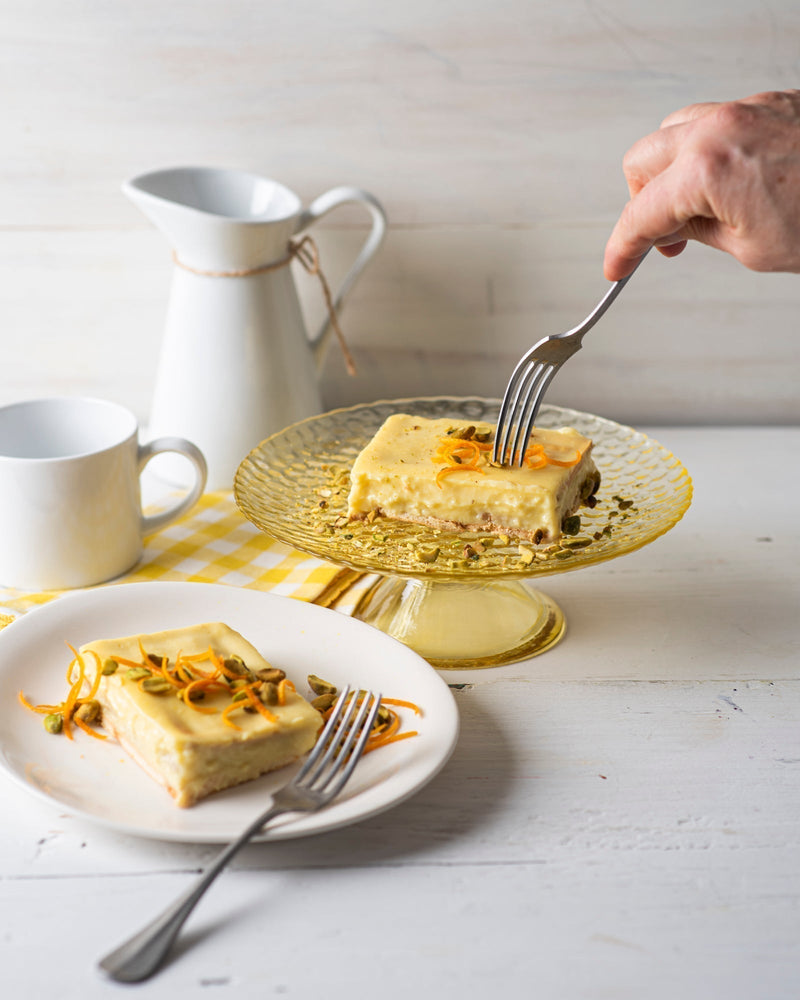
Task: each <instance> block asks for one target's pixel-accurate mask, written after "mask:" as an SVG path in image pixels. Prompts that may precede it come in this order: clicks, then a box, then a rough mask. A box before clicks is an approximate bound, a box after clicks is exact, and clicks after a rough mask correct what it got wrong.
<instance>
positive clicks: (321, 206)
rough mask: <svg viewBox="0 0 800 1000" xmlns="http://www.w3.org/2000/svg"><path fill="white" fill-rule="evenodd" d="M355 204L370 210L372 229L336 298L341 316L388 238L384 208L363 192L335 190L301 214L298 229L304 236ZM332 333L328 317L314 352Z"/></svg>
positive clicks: (336, 310) (334, 301) (315, 338)
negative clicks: (335, 211)
mask: <svg viewBox="0 0 800 1000" xmlns="http://www.w3.org/2000/svg"><path fill="white" fill-rule="evenodd" d="M354 203H355V204H359V205H363V206H364V207H365V208H366V209H367V211H368V212H369V214H370V215H371V216H372V228H371V229H370V231H369V234H368V235H367V238H366V240H364V242H363V244H362V245H361V250H360V251H359V253H358V256H357V257H356V259H355V261H354V262H353V265H352V267H351V268H350V270H349V271H348V272H347V274H346V275H345V278H344V281H343V282H342V284H341V287H340V289H339V291H338V292H337V293H336V295H335V296H334V300H333V308H334V310H335V312H336V313H337V314H338V313H339V310H340V309H341V307H342V304H343V303H344V300H345V299H346V298H347V296H348V295H349V293H350V291H351V289H352V287H353V285H354V284H355V282H356V279H357V278H358V276H359V275H360V274H361V272H362V271H363V270H364V268H365V267H366V266H367V264H368V263H369V261H370V260H371V259H372V258H373V257H374V256H375V253H376V252H377V250H378V247H379V246H380V245H381V243H382V242H383V237H384V236H385V234H386V213H385V212H384V210H383V206H382V205H381V203H380V202H379V201H378V199H377V198H375V196H374V195H371V194H370V193H369V191H363V190H362V189H361V188H355V187H335V188H331V190H330V191H326V192H325V194H321V195H320V196H319V197H318V198H315V199H314V200H313V201H312V202H311V204H310V205H309V206H308V208H306V209H304V211H303V212H301V213H300V218H299V220H298V224H297V229H296V232H298V233H300V232H302V231H303V230H304V229H308V227H309V226H311V225H313V224H314V223H315V222H317V221H318V220H319V219H321V218H322V217H323V215H327V214H328V212H331V211H333V209H334V208H338V206H339V205H347V204H354ZM330 332H331V319H330V316H326V318H325V320H324V321H323V323H322V326H320V328H319V330H318V331H317V333H316V335H315V336H314V337H313V338H311V346H312V348H315V349H316V348H319V347H321V346H322V344H323V342H324V341H325V340H326V339H327V336H328V334H329V333H330Z"/></svg>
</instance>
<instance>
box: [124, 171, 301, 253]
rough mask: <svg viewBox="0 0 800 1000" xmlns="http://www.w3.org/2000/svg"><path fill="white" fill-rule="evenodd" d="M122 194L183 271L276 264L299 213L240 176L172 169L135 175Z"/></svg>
mask: <svg viewBox="0 0 800 1000" xmlns="http://www.w3.org/2000/svg"><path fill="white" fill-rule="evenodd" d="M122 190H123V193H124V194H125V195H126V196H127V197H128V198H130V200H131V201H132V202H133V203H134V204H135V205H136V206H138V208H139V209H140V210H141V211H142V212H143V213H144V215H146V216H147V218H148V219H149V220H150V221H151V222H152V223H153V225H154V226H155V227H156V228H157V229H158V230H159V231H160V232H162V233H163V234H164V236H165V237H166V238H167V240H168V241H169V243H170V245H171V247H172V249H173V251H174V253H175V255H176V256H177V258H178V259H179V260H180V262H181V263H182V264H184V265H185V266H186V267H189V268H194V269H197V270H199V271H201V272H206V271H207V272H210V273H220V272H223V273H224V272H229V271H241V270H247V269H250V268H256V267H260V266H263V265H264V264H269V263H271V262H273V261H277V260H280V259H281V258H283V257H284V256H285V255H286V251H287V246H288V243H289V240H290V238H291V236H292V234H293V233H294V232H295V230H296V228H297V221H298V218H299V216H300V213H301V210H302V205H301V202H300V199H299V198H298V196H297V195H296V194H295V193H294V192H293V191H290V190H289V188H287V187H284V186H283V185H282V184H279V183H278V182H277V181H273V180H268V179H266V178H264V177H259V176H258V175H256V174H251V173H248V172H246V171H243V170H226V169H221V168H216V167H171V168H167V169H164V170H153V171H150V172H148V173H145V174H140V175H139V176H137V177H133V178H131V179H130V180H127V181H125V183H124V184H123V185H122Z"/></svg>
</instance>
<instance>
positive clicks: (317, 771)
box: [99, 687, 381, 983]
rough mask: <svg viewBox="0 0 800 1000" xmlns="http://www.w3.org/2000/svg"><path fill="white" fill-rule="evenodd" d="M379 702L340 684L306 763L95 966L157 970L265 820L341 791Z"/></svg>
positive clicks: (119, 973)
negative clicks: (185, 886)
mask: <svg viewBox="0 0 800 1000" xmlns="http://www.w3.org/2000/svg"><path fill="white" fill-rule="evenodd" d="M380 703H381V696H380V695H373V694H372V692H370V691H368V692H366V694H365V695H364V696H363V698H361V699H359V697H355V696H354V697H350V688H349V687H347V688H345V689H344V690H343V691H342V693H341V694H340V695H339V698H338V700H337V702H336V705H335V706H334V710H333V712H332V713H331V716H330V718H329V719H328V722H327V724H326V725H325V728H324V729H323V730H322V732H321V733H320V735H319V738H318V739H317V742H316V744H315V745H314V749H313V750H312V751H311V753H310V755H309V756H308V758H307V760H306V762H305V764H303V767H302V768H301V769H300V771H299V772H298V773H297V774H296V775H295V777H294V778H293V779H292V780H291V781H290V782H289V783H288V784H287V785H284V786H283V788H279V789H278V791H276V792H274V793H273V795H272V804H271V805H270V807H269V809H267V810H266V811H265V812H263V813H262V814H261V815H260V816H259V817H258V818H257V819H255V820H253V822H252V823H251V824H250V825H249V826H248V827H247V829H246V830H244V831H243V832H242V833H241V835H240V836H239V837H238V838H237V839H236V840H234V841H233V843H231V844H229V845H228V846H227V847H226V848H225V849H224V850H222V851H221V852H220V853H219V854H218V855H217V857H216V858H215V859H214V861H212V863H211V864H210V865H209V867H208V868H207V869H206V870H205V871H204V872H203V874H202V875H201V876H200V878H199V879H198V881H197V882H196V883H195V884H194V885H193V886H192V887H191V888H190V889H189V891H188V892H186V893H184V894H183V895H182V896H180V897H179V898H178V899H177V900H175V902H174V903H173V904H172V905H171V906H170V907H168V908H167V909H166V910H165V911H164V912H163V913H162V914H161V915H160V916H159V917H157V918H156V919H155V920H154V921H153V922H152V923H149V924H148V925H147V926H146V927H144V928H142V930H141V931H139V933H138V934H135V935H134V936H133V937H132V938H130V940H128V941H126V942H125V943H124V944H121V945H120V946H119V947H118V948H116V949H115V950H114V951H112V952H110V953H109V954H108V955H106V957H105V958H103V959H102V960H101V961H100V963H99V968H100V969H101V970H102V971H103V972H104V973H105V974H106V975H107V976H108V977H109V978H111V979H115V980H117V981H118V982H121V983H138V982H141V981H142V980H143V979H149V978H150V976H152V975H153V974H154V973H155V972H157V971H158V969H159V967H160V966H161V964H162V962H163V961H164V959H165V958H166V956H167V953H168V952H169V949H170V948H171V946H172V944H173V942H174V941H175V938H176V937H177V936H178V932H179V931H180V929H181V927H182V926H183V924H184V923H185V921H186V919H187V917H188V916H189V914H190V913H191V912H192V910H193V909H194V908H195V906H196V905H197V903H198V902H199V901H200V899H201V897H202V896H203V894H204V893H205V891H206V889H208V887H209V886H210V885H211V883H212V882H213V881H214V879H215V878H216V877H217V875H219V873H220V872H221V871H222V869H223V868H224V867H225V866H226V865H227V864H228V862H229V861H230V860H231V858H232V857H233V856H234V855H235V854H236V853H237V852H238V851H239V850H240V849H241V848H242V847H244V845H245V844H246V843H247V842H248V841H249V840H250V839H251V838H252V837H254V836H255V835H256V834H257V833H258V832H259V831H260V830H261V828H262V827H263V826H264V824H265V823H268V822H269V821H270V820H272V819H274V818H275V817H276V816H281V815H282V814H283V813H289V812H316V811H317V810H318V809H321V808H322V807H323V806H325V805H327V804H328V803H329V802H330V801H331V800H332V799H333V798H335V797H336V796H337V795H338V794H339V792H341V790H342V789H343V788H344V786H345V784H346V783H347V781H348V779H349V778H350V776H351V775H352V773H353V771H354V770H355V766H356V764H357V763H358V761H359V758H360V757H361V755H362V753H363V752H364V747H365V745H366V742H367V738H368V737H369V734H370V730H371V729H372V724H373V722H374V721H375V717H376V716H377V714H378V709H379V708H380Z"/></svg>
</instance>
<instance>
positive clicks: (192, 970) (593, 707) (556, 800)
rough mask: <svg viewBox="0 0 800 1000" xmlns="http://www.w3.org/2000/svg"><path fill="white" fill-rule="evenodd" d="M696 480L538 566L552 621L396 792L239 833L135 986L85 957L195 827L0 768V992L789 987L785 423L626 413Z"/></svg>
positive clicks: (676, 993) (799, 892)
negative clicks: (125, 825)
mask: <svg viewBox="0 0 800 1000" xmlns="http://www.w3.org/2000/svg"><path fill="white" fill-rule="evenodd" d="M650 432H651V433H652V434H653V435H654V436H655V437H656V438H657V439H658V440H659V441H661V442H662V443H663V444H665V445H666V446H667V447H669V448H670V449H671V450H673V451H674V452H675V453H676V454H677V455H678V456H679V457H680V458H681V459H682V460H683V462H684V463H685V464H686V466H687V468H688V469H689V472H690V473H691V474H692V476H693V478H694V481H695V499H694V503H693V506H692V509H691V510H690V511H689V513H688V514H687V515H686V517H685V518H684V520H683V521H682V522H681V523H680V524H679V525H678V526H677V527H676V528H675V529H674V530H673V531H672V532H670V533H669V534H668V535H666V536H665V537H664V538H662V539H659V540H658V541H657V542H655V543H653V544H652V545H650V546H648V547H647V548H646V549H644V550H642V551H640V552H638V553H634V554H632V555H629V556H626V557H623V558H620V559H618V560H616V561H614V562H611V563H607V564H605V565H602V566H597V567H594V568H591V569H586V570H583V571H581V572H577V573H572V574H565V575H564V576H561V577H558V578H553V579H552V581H549V580H545V581H544V589H545V590H547V591H549V592H550V593H551V594H552V595H553V596H554V597H555V598H556V599H557V600H558V601H559V602H560V603H561V605H562V607H563V608H564V610H565V612H566V614H567V617H568V622H569V632H568V635H567V637H566V639H565V640H564V641H563V642H562V643H561V644H560V645H559V646H557V647H556V648H555V649H553V650H551V651H550V652H548V653H546V654H544V655H543V656H540V657H538V658H535V659H532V660H529V661H526V662H523V663H518V664H514V665H512V666H508V667H503V668H499V669H496V670H493V671H480V672H474V673H472V674H471V675H469V676H468V677H465V676H464V675H460V676H458V677H457V678H456V677H448V679H449V680H453V681H454V680H458V681H464V680H467V681H468V682H469V684H468V686H467V687H465V688H463V689H462V690H459V691H457V692H456V698H457V702H458V705H459V708H460V711H461V716H462V735H461V738H460V742H459V745H458V747H457V749H456V751H455V754H454V756H453V758H452V760H451V762H450V763H449V765H448V766H447V767H446V768H445V770H444V771H443V772H442V773H441V774H440V775H439V776H438V777H437V778H436V779H434V781H433V782H432V783H431V784H430V785H429V786H428V787H427V788H425V789H424V790H423V791H422V792H421V793H419V794H418V795H417V796H416V797H415V798H413V799H412V800H410V801H408V802H406V803H405V804H403V805H401V806H399V807H397V808H396V809H394V810H393V811H391V812H388V813H385V814H384V815H382V816H379V817H377V818H374V819H371V820H369V821H366V822H364V823H362V824H360V825H357V826H353V827H350V828H348V829H344V830H340V831H337V832H335V833H332V834H326V835H322V836H318V837H315V838H311V839H303V840H297V841H292V842H282V843H275V844H271V845H256V846H253V847H250V848H249V849H247V850H246V851H245V852H244V853H243V854H242V855H240V856H239V859H238V860H237V861H236V863H235V864H234V866H233V868H232V869H231V870H230V871H229V872H227V873H226V874H224V875H223V876H222V877H221V879H220V880H219V882H218V883H217V884H216V886H215V887H214V889H213V890H212V891H211V893H210V894H209V895H208V896H207V897H206V899H205V900H204V901H203V903H202V904H201V907H200V908H199V909H198V910H197V911H196V913H195V914H194V915H193V917H192V918H191V921H190V923H189V924H188V925H187V927H186V929H185V931H184V937H183V938H182V942H183V944H182V945H179V947H178V949H177V952H176V955H175V958H174V960H173V961H172V963H171V964H170V965H169V966H168V967H167V968H166V969H165V970H164V971H163V972H162V973H161V974H160V976H159V977H158V978H157V979H155V980H153V981H151V982H150V983H147V984H143V985H141V986H138V987H122V986H116V985H113V984H109V983H106V982H104V981H102V980H101V979H100V978H99V977H98V976H97V975H96V973H95V972H94V962H95V960H96V959H97V958H98V956H99V955H101V954H102V953H103V952H105V951H106V950H108V949H109V948H110V947H111V946H113V945H115V944H117V943H118V941H119V940H120V939H121V938H122V937H124V936H126V935H127V933H129V932H131V931H133V930H134V929H136V928H138V926H139V925H140V924H141V923H143V922H144V921H145V920H146V919H149V918H150V917H151V916H153V915H154V914H155V912H156V911H157V910H158V909H160V908H161V907H162V905H164V904H165V903H166V902H168V901H169V900H171V899H172V897H173V896H175V895H176V894H177V893H178V892H179V891H180V890H182V889H183V887H184V886H186V884H187V882H188V881H189V880H190V879H191V878H192V877H193V875H194V873H195V872H196V871H197V870H198V869H199V868H200V867H201V866H202V865H203V864H204V862H205V861H206V860H207V859H208V858H209V857H210V855H211V853H212V851H213V848H208V847H204V846H182V845H177V844H170V843H159V842H152V841H145V840H138V839H135V838H132V837H127V836H117V835H114V834H112V833H110V832H109V831H107V830H103V829H100V828H95V827H93V826H91V825H88V824H86V823H84V822H80V821H78V820H76V819H74V818H72V817H70V816H69V815H63V814H59V811H58V810H57V809H55V808H53V809H50V808H48V807H47V806H46V805H45V804H41V803H40V802H39V801H38V800H36V799H34V798H33V797H29V796H28V795H27V794H26V793H25V792H24V791H23V790H20V789H18V788H17V787H16V786H15V785H13V784H12V783H11V782H10V781H8V780H7V779H6V778H5V777H4V778H2V780H0V792H1V793H2V800H1V801H2V803H3V821H2V824H0V893H1V894H2V902H0V914H1V916H0V921H2V934H1V935H0V962H1V963H2V964H1V965H0V968H2V983H3V985H2V994H3V996H5V997H15V998H17V997H19V998H37V1000H38V998H61V997H65V998H73V997H74V998H80V1000H89V998H93V997H108V996H111V995H113V994H115V993H119V994H120V995H124V994H125V991H126V990H127V991H129V993H130V992H135V995H136V996H142V997H152V998H164V1000H166V998H175V997H209V998H210V997H234V996H235V997H270V996H280V995H285V996H288V997H293V998H306V997H308V998H311V997H314V998H317V997H320V996H325V997H332V998H342V1000H360V998H362V997H368V996H376V997H381V998H387V1000H388V998H392V1000H394V998H398V1000H400V998H402V1000H407V998H408V997H409V996H422V997H428V996H441V997H445V998H449V997H453V998H473V997H474V998H479V997H480V998H483V997H510V998H516V997H536V998H540V1000H541V998H546V1000H549V998H554V1000H578V998H581V1000H583V998H591V1000H595V998H611V1000H628V998H631V1000H642V998H647V1000H660V998H669V1000H674V998H676V997H680V998H682V1000H687V998H703V1000H707V998H717V997H725V998H726V1000H736V998H743V1000H744V998H747V1000H755V998H758V1000H762V998H768V1000H777V998H783V997H786V998H789V997H792V998H796V997H797V996H798V995H800V943H799V940H800V864H799V863H798V861H799V860H800V679H799V678H800V527H799V526H798V518H797V515H796V512H795V511H796V508H797V498H798V496H800V462H798V458H799V457H800V429H774V428H762V429H746V430H740V429H725V430H696V429H695V430H692V429H670V428H656V429H654V430H653V429H651V431H650Z"/></svg>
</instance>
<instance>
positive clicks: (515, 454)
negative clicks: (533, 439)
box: [508, 361, 545, 467]
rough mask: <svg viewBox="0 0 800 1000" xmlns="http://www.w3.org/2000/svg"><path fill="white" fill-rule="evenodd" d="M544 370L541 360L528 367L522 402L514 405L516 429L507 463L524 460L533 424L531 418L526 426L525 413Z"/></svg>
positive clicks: (516, 463) (515, 463)
mask: <svg viewBox="0 0 800 1000" xmlns="http://www.w3.org/2000/svg"><path fill="white" fill-rule="evenodd" d="M544 370H545V364H544V362H543V361H538V362H536V364H533V365H531V367H530V368H529V369H528V372H527V375H526V378H525V383H524V385H525V393H524V397H523V398H522V402H521V403H519V402H518V403H517V404H516V406H515V407H514V426H515V428H516V431H515V434H514V441H513V443H512V445H511V450H510V452H509V455H508V464H509V465H518V466H520V467H521V466H522V464H523V462H524V460H525V449H526V445H527V443H528V438H529V437H530V433H531V427H532V426H533V421H532V420H531V421H528V425H527V427H526V414H527V412H528V407H529V405H530V401H531V395H532V393H533V392H534V390H535V388H536V386H537V385H538V383H539V380H540V378H541V375H542V373H543V372H544ZM520 396H522V392H520Z"/></svg>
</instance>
